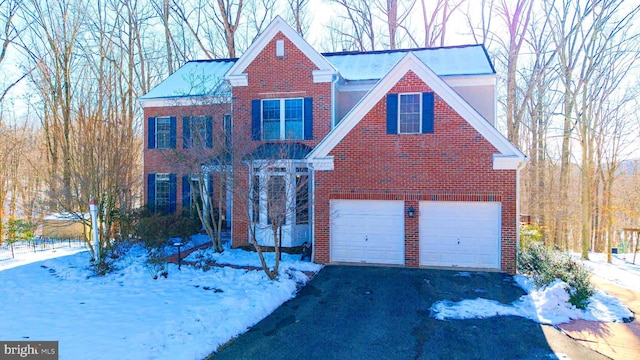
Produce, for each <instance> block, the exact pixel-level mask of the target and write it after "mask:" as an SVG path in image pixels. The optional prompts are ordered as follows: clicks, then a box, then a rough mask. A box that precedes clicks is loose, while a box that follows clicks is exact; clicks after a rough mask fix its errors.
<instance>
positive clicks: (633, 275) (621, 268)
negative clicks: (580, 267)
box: [576, 253, 640, 292]
mask: <svg viewBox="0 0 640 360" xmlns="http://www.w3.org/2000/svg"><path fill="white" fill-rule="evenodd" d="M576 256H578V255H576ZM632 261H633V253H628V254H612V255H611V264H609V263H607V254H600V253H589V260H585V261H584V264H585V265H586V266H587V267H588V268H589V270H590V271H591V272H592V273H594V274H595V275H596V276H598V277H600V278H602V279H604V280H606V281H609V282H611V283H614V284H616V285H618V286H622V287H624V288H627V289H630V290H633V291H638V292H640V255H638V257H637V259H636V264H635V265H634V264H633V263H632Z"/></svg>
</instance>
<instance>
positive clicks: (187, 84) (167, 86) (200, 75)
mask: <svg viewBox="0 0 640 360" xmlns="http://www.w3.org/2000/svg"><path fill="white" fill-rule="evenodd" d="M233 64H235V60H234V59H227V60H213V61H190V62H188V63H186V64H184V66H182V67H181V68H179V69H178V70H177V71H176V72H174V73H173V74H171V76H169V77H168V78H166V79H165V80H164V81H163V82H161V83H160V84H158V85H157V86H156V87H154V88H153V89H151V91H149V92H148V93H146V94H145V95H144V96H141V97H140V100H148V99H156V98H171V97H183V96H193V95H208V94H216V93H217V94H219V95H220V94H225V93H228V92H230V89H228V88H226V87H224V86H223V84H224V82H223V78H224V75H225V74H226V73H227V71H228V70H229V69H230V68H231V67H232V66H233Z"/></svg>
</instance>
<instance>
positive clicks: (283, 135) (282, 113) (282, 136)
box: [260, 97, 305, 141]
mask: <svg viewBox="0 0 640 360" xmlns="http://www.w3.org/2000/svg"><path fill="white" fill-rule="evenodd" d="M276 100H278V101H280V138H279V139H268V140H267V139H266V134H265V131H264V118H263V116H262V115H263V114H264V105H263V104H264V102H265V101H276ZM286 100H301V101H302V132H301V133H300V138H299V139H287V137H286V135H287V134H286V122H287V121H286V119H285V112H286V109H285V104H286ZM304 110H305V109H304V98H303V97H294V98H278V99H261V100H260V127H261V129H260V130H261V133H262V140H266V141H273V140H304V120H305V119H304Z"/></svg>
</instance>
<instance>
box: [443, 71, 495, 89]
mask: <svg viewBox="0 0 640 360" xmlns="http://www.w3.org/2000/svg"><path fill="white" fill-rule="evenodd" d="M497 78H498V76H497V75H496V74H489V75H465V76H459V75H447V76H443V77H442V80H444V82H446V83H447V84H449V86H452V87H465V86H491V85H493V86H495V85H496V83H497Z"/></svg>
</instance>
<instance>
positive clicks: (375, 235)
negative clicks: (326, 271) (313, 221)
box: [330, 200, 404, 265]
mask: <svg viewBox="0 0 640 360" xmlns="http://www.w3.org/2000/svg"><path fill="white" fill-rule="evenodd" d="M330 209H331V210H330V211H331V215H330V217H331V261H332V262H349V263H366V264H394V265H404V202H403V201H393V200H331V203H330Z"/></svg>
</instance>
